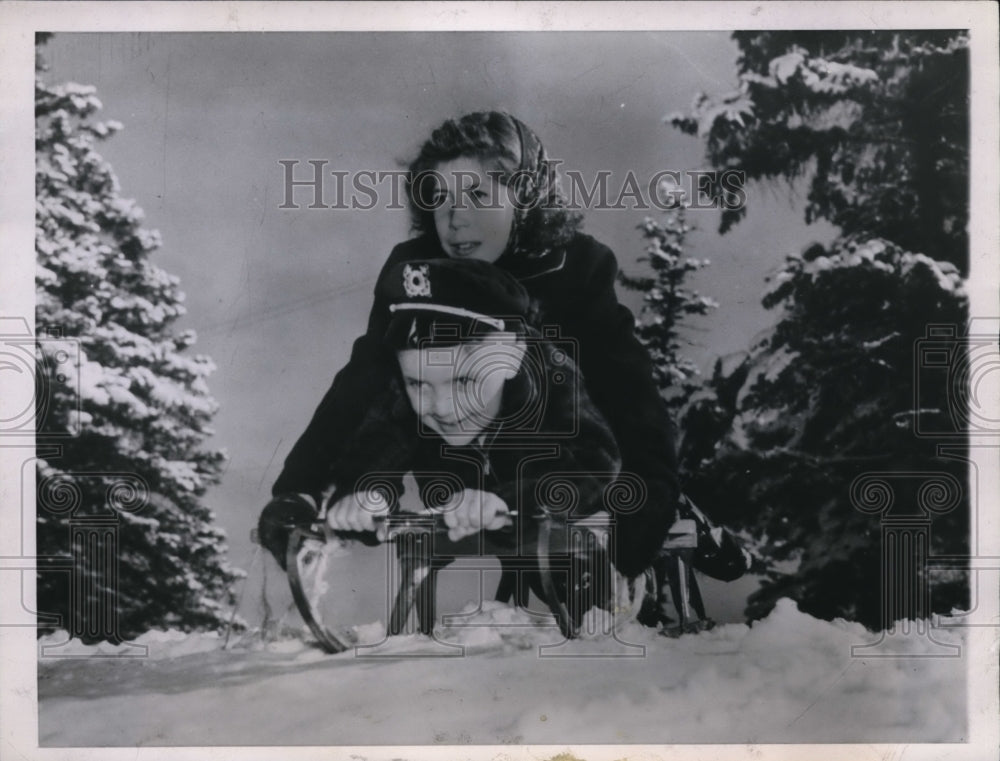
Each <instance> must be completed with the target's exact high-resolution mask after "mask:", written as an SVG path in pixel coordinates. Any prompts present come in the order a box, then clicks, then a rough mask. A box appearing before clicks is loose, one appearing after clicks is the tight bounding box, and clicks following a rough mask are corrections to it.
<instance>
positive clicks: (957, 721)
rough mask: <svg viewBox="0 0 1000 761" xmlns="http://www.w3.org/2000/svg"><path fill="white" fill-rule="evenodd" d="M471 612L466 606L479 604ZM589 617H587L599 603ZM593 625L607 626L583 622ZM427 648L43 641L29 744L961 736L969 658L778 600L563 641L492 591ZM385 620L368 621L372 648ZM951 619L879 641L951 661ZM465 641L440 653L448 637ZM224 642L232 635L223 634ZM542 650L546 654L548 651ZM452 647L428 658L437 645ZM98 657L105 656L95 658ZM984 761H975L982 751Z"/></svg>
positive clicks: (211, 639) (203, 639)
mask: <svg viewBox="0 0 1000 761" xmlns="http://www.w3.org/2000/svg"><path fill="white" fill-rule="evenodd" d="M474 608H475V606H471V607H470V610H473V609H474ZM592 613H594V612H593V611H592ZM589 621H590V623H591V625H592V626H593V627H594V628H595V629H597V630H598V631H599V630H600V628H601V626H602V625H603V624H604V622H603V621H601V620H600V619H597V618H594V617H591V619H589ZM467 623H472V624H474V625H473V626H470V627H467V628H457V627H442V628H440V630H439V632H438V634H437V638H438V640H439V641H438V642H435V641H434V640H431V639H430V638H425V637H420V636H419V635H412V636H404V637H394V638H391V639H389V640H386V641H384V642H382V644H381V645H379V646H378V647H375V648H366V649H363V650H360V651H352V652H348V653H343V654H340V655H335V656H330V655H325V654H323V653H321V652H320V651H319V650H318V649H316V648H315V647H313V646H311V645H310V644H308V643H307V642H305V641H303V640H302V639H297V638H292V637H288V638H283V639H279V640H276V641H272V642H270V643H268V644H264V643H262V642H261V640H260V639H259V638H258V639H256V640H253V639H250V640H243V641H241V642H237V643H233V642H231V643H230V647H229V648H228V649H223V648H222V640H221V638H219V637H217V636H209V635H203V634H201V635H184V634H180V633H177V632H166V633H164V632H151V633H149V634H147V635H145V636H143V637H141V638H139V640H138V641H137V643H138V644H142V645H145V646H146V647H147V648H148V652H147V653H146V657H144V658H125V657H120V656H122V655H128V654H134V653H133V651H132V649H130V648H125V647H124V646H121V647H119V648H114V647H112V646H109V645H103V646H99V647H89V648H88V647H84V646H83V645H81V644H80V643H78V642H71V643H69V644H66V635H65V634H59V633H57V634H55V635H52V636H50V637H47V638H45V639H43V640H42V642H41V643H40V644H41V645H42V646H43V647H45V646H53V645H61V646H59V647H58V648H57V649H56V650H55V651H49V652H58V653H59V654H60V655H63V656H65V655H67V654H70V653H77V654H79V655H81V656H83V655H86V656H91V657H82V658H58V659H56V658H48V657H44V656H43V657H40V658H39V663H38V691H39V692H38V721H39V744H40V746H42V747H46V746H49V747H66V746H133V747H134V746H166V745H235V746H247V745H286V746H287V745H324V746H329V745H341V746H344V745H388V744H391V745H397V744H398V745H443V744H447V745H465V744H489V745H522V744H532V745H535V744H565V743H567V742H571V743H572V744H574V745H577V744H589V743H599V744H615V745H621V744H633V743H640V744H656V745H660V744H673V743H723V742H724V743H787V742H817V743H829V742H852V743H855V742H866V743H874V742H880V743H881V742H891V743H927V742H931V743H940V742H962V741H963V740H964V738H966V737H967V715H968V711H967V705H966V670H967V668H968V667H969V663H968V658H967V657H966V653H965V651H964V650H963V651H962V652H961V653H959V652H958V651H955V652H954V653H950V654H952V655H959V657H907V658H902V659H900V658H875V657H871V656H872V655H874V654H875V653H874V651H872V652H866V653H856V655H855V656H854V657H852V654H851V648H852V646H858V645H864V644H866V643H872V642H875V641H877V640H878V639H879V638H878V637H877V636H876V635H873V634H871V633H870V632H867V631H866V630H864V629H863V628H862V627H860V626H858V625H855V624H848V623H844V622H834V623H828V622H823V621H818V620H816V619H813V618H811V617H809V616H806V615H804V614H802V613H800V612H799V611H798V610H797V609H796V607H795V605H794V604H793V603H791V602H789V601H782V602H781V604H779V606H778V607H777V609H776V610H775V611H774V612H773V613H772V614H771V616H769V617H768V618H767V619H765V620H763V621H760V622H757V623H755V624H754V625H753V626H752V627H747V626H744V625H742V624H727V625H723V626H720V627H718V628H716V629H715V630H712V631H709V632H704V633H701V634H698V635H686V636H684V637H681V638H679V639H669V638H666V637H663V636H659V635H657V634H656V633H655V632H652V631H650V630H648V629H643V628H641V627H638V626H635V625H631V624H630V625H626V626H624V627H622V631H621V632H620V633H619V635H618V638H617V639H616V638H614V637H608V636H597V637H594V638H585V639H582V640H577V641H573V642H564V641H561V638H560V637H559V636H558V632H557V630H555V629H554V628H553V627H552V625H551V622H545V621H539V620H533V619H531V618H529V617H528V615H527V614H526V613H524V612H523V611H517V610H515V609H512V608H508V607H506V606H501V605H499V604H496V603H486V604H484V605H483V607H482V609H481V610H479V611H478V612H476V613H474V614H473V616H472V618H471V619H469V620H468V621H467ZM382 631H383V630H382V627H381V625H380V624H373V625H370V626H368V627H366V628H364V629H363V630H362V634H363V635H364V636H365V637H367V638H368V641H371V642H379V641H380V640H382ZM931 635H932V636H933V638H934V640H937V641H938V642H941V643H945V644H947V645H953V646H955V645H958V646H961V645H963V637H964V636H965V635H963V634H962V630H957V629H952V630H940V629H934V630H931V631H930V632H911V634H910V636H908V637H902V636H899V637H898V638H897V639H896V640H892V641H891V642H885V643H883V648H882V649H881V650H880V651H879V652H881V653H884V652H886V651H885V646H889V647H897V648H905V649H906V650H907V652H908V653H909V654H910V655H911V656H912V655H923V656H928V655H936V656H943V655H947V654H949V653H948V652H946V651H945V650H944V649H943V648H942V647H941V646H940V645H937V644H935V642H934V641H932V639H931ZM444 642H446V643H451V644H452V645H463V646H464V648H465V649H464V652H463V651H462V650H461V649H459V648H457V647H451V648H449V647H446V646H445V645H443V644H441V643H444ZM234 644H235V646H234ZM546 644H547V645H548V646H549V647H546ZM442 652H447V653H448V656H446V657H439V658H434V657H422V656H427V655H441V653H442ZM96 656H109V657H96ZM984 758H985V757H984Z"/></svg>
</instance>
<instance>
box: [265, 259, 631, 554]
mask: <svg viewBox="0 0 1000 761" xmlns="http://www.w3.org/2000/svg"><path fill="white" fill-rule="evenodd" d="M376 293H377V295H378V296H379V297H381V298H383V299H384V300H385V302H386V303H387V304H388V305H389V310H390V312H391V319H390V321H389V325H388V328H387V330H386V332H385V336H384V339H383V341H382V349H383V350H384V351H385V352H387V355H388V356H387V359H388V360H390V364H394V366H395V371H396V372H394V377H393V378H392V379H391V381H390V383H389V384H388V388H387V390H386V391H385V392H384V393H382V394H381V395H380V396H378V397H377V400H376V402H375V403H373V404H371V405H370V407H369V409H368V410H367V412H366V413H365V416H364V419H363V422H362V424H361V425H360V427H359V428H358V430H357V431H356V432H355V433H354V434H353V435H352V439H351V441H350V445H349V446H347V447H344V450H345V453H344V454H343V455H341V456H340V458H339V459H338V461H337V462H335V463H329V464H328V465H327V466H326V467H327V470H326V472H325V473H324V474H323V482H324V483H326V484H327V488H326V489H325V490H324V491H323V493H322V495H321V496H320V501H321V503H322V504H323V505H324V506H325V507H326V520H327V522H328V524H329V525H330V527H331V528H333V529H335V530H347V531H373V530H374V529H375V528H376V517H377V516H379V515H385V514H388V513H391V512H393V511H395V510H396V509H397V507H398V498H399V496H400V494H401V493H402V474H403V473H406V472H412V473H413V475H414V477H415V479H416V481H417V484H418V486H420V494H421V498H422V500H423V501H424V503H425V506H426V507H428V508H430V509H434V510H437V511H439V512H441V513H442V515H443V520H444V522H445V524H446V525H447V527H448V529H449V538H450V539H451V540H452V541H458V540H460V539H462V538H463V537H465V536H469V535H472V534H475V533H477V532H479V531H481V530H493V529H498V528H501V527H502V526H504V525H505V524H506V523H507V522H508V520H509V519H508V517H506V516H508V515H509V514H510V513H512V512H516V513H517V515H518V516H519V519H520V520H522V521H524V523H525V525H527V526H531V525H532V524H533V523H534V522H533V521H531V520H530V519H531V518H532V517H534V516H537V515H539V514H541V512H542V511H544V510H555V509H563V510H566V511H567V514H568V517H569V518H570V519H573V518H577V517H583V516H586V515H591V514H593V513H596V512H598V511H599V510H601V509H602V508H603V507H604V506H605V505H606V504H607V500H606V497H605V495H606V491H607V487H608V486H609V485H610V484H611V483H612V482H613V481H614V480H615V479H616V477H617V476H618V473H619V469H620V460H619V455H618V448H617V445H616V443H615V439H614V436H613V435H612V433H611V431H610V429H609V427H608V425H607V424H606V423H605V421H604V419H603V418H602V417H601V415H600V414H599V413H598V412H597V409H596V408H595V407H594V405H593V404H592V403H591V402H590V400H589V398H588V397H587V395H586V392H585V390H584V386H583V382H582V379H581V377H580V375H579V373H578V371H577V368H576V365H575V363H574V362H573V359H572V357H571V354H572V345H571V344H568V343H563V344H560V343H559V342H553V341H550V340H546V339H543V338H541V337H539V336H538V335H537V334H536V333H534V332H533V331H532V330H531V329H529V328H527V327H526V321H525V317H526V315H527V314H528V310H529V306H530V305H529V297H528V294H527V292H526V291H525V289H524V288H523V286H521V285H520V283H518V281H517V280H515V279H514V278H513V277H512V276H510V275H509V274H507V273H506V272H504V271H503V270H501V269H498V268H497V267H494V266H493V265H492V264H489V263H486V262H482V261H475V260H452V259H432V260H426V261H414V262H408V263H401V264H399V265H398V266H395V267H392V268H389V269H388V270H386V271H385V272H384V274H383V276H382V278H381V280H380V282H379V283H378V285H377V287H376ZM374 483H377V484H378V489H377V490H373V489H372V488H371V484H374ZM373 491H377V492H378V495H377V496H376V495H375V494H373ZM316 515H317V511H316V508H315V501H314V500H313V498H312V497H310V496H308V495H279V496H277V497H276V498H275V499H274V500H273V501H272V502H271V503H269V504H268V506H267V507H265V509H264V512H263V513H262V515H261V521H260V538H261V542H262V544H264V546H265V547H267V548H268V549H269V550H270V551H271V552H272V553H273V554H274V555H275V557H276V558H277V559H278V561H279V563H282V565H284V552H285V545H286V543H287V538H288V534H289V533H290V530H291V528H292V527H294V526H295V525H302V524H306V523H309V522H311V521H313V520H314V519H315V518H316ZM529 533H530V532H529ZM524 535H525V534H524V533H522V536H524Z"/></svg>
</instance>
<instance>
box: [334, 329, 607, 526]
mask: <svg viewBox="0 0 1000 761" xmlns="http://www.w3.org/2000/svg"><path fill="white" fill-rule="evenodd" d="M620 466H621V461H620V460H619V457H618V446H617V444H616V443H615V438H614V435H613V434H612V433H611V430H610V428H609V427H608V425H607V423H606V422H605V421H604V419H603V418H602V417H601V414H600V413H599V412H598V411H597V408H596V407H595V406H594V405H593V403H592V402H591V401H590V399H589V397H588V396H587V392H586V390H585V389H584V387H583V380H582V379H581V377H580V374H579V372H578V371H577V369H576V366H575V364H574V362H573V361H572V360H571V359H570V358H569V357H568V356H567V355H566V354H565V352H563V351H562V350H561V349H560V348H559V347H557V346H553V345H552V344H549V343H547V342H545V341H541V340H536V339H533V338H531V337H529V338H527V351H526V356H525V359H524V361H523V362H522V365H521V370H520V372H519V373H518V374H517V375H516V376H514V377H513V378H512V379H510V380H508V381H507V382H506V383H505V384H504V388H503V391H502V396H501V405H500V414H499V415H498V417H497V419H496V420H495V421H494V423H493V425H491V426H489V427H488V428H486V429H485V430H484V431H483V434H482V436H481V437H479V439H478V441H476V442H475V443H472V444H467V445H463V446H452V445H449V444H447V443H446V442H445V441H444V440H443V439H442V438H441V437H440V436H439V435H438V434H437V433H436V432H434V431H432V430H430V429H426V428H425V429H421V423H420V421H419V419H418V418H417V416H416V414H415V413H414V412H413V409H412V407H411V405H410V402H409V399H408V398H407V396H406V393H405V391H404V390H403V388H402V384H401V382H400V380H399V378H398V377H393V378H392V379H391V380H390V382H389V384H388V388H387V389H386V390H385V392H384V393H382V394H380V398H379V399H378V400H377V402H376V403H375V404H372V405H371V406H370V407H369V408H368V410H367V412H366V414H365V417H364V419H363V420H362V421H361V424H360V425H359V426H358V429H357V431H356V433H355V435H354V436H353V437H352V440H351V443H350V446H349V447H345V448H344V451H343V452H342V453H341V455H340V457H339V458H338V460H337V461H336V462H335V463H333V465H332V467H331V469H330V471H329V478H330V481H331V484H330V486H331V487H333V494H332V495H331V496H330V497H329V499H331V500H337V499H339V498H340V497H342V496H344V495H346V494H350V493H352V492H356V491H364V490H368V489H373V488H381V489H383V490H385V492H386V493H388V495H389V496H390V498H391V499H390V501H391V502H395V501H396V499H398V497H399V495H400V494H401V492H402V480H403V474H404V473H407V472H412V473H413V475H414V478H415V480H416V482H417V485H418V487H419V494H420V497H421V499H422V501H423V502H424V504H425V505H426V506H427V507H434V508H436V507H441V506H442V505H444V504H445V503H446V502H447V500H448V499H449V498H450V497H451V496H452V495H453V494H454V493H456V492H458V491H460V490H462V489H478V490H480V491H488V492H492V493H494V494H496V495H497V496H499V497H500V498H501V499H502V500H503V501H504V502H505V503H506V504H507V507H508V508H509V509H510V510H516V511H517V512H518V514H519V515H521V516H531V515H538V514H539V513H540V508H541V507H546V508H550V509H555V510H558V511H560V512H563V511H565V514H566V515H567V517H569V518H574V517H582V516H585V515H590V514H592V513H594V512H597V511H598V510H600V509H601V508H602V507H603V506H604V505H605V501H606V490H607V487H608V486H609V485H610V484H611V483H612V482H613V481H615V479H616V477H617V476H618V473H619V470H620Z"/></svg>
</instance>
